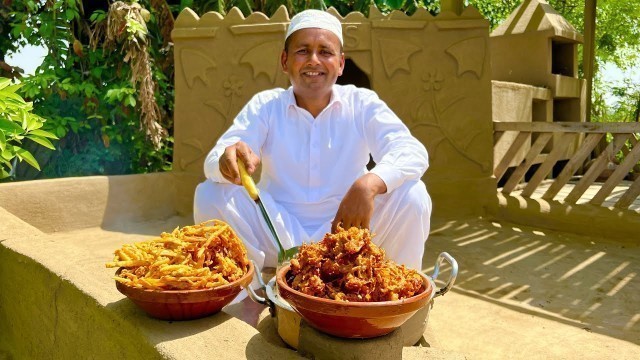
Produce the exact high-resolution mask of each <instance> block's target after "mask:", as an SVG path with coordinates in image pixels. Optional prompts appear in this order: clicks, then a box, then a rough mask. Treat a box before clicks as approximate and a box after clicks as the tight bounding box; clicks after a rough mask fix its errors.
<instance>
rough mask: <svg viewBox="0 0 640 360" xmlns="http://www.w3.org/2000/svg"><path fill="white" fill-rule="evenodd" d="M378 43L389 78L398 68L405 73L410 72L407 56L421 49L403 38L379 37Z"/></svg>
mask: <svg viewBox="0 0 640 360" xmlns="http://www.w3.org/2000/svg"><path fill="white" fill-rule="evenodd" d="M378 43H379V44H380V56H381V57H382V65H383V66H384V70H385V72H386V73H387V77H389V78H391V77H392V76H393V75H394V74H395V73H396V72H397V71H400V70H405V71H406V72H407V73H411V66H410V65H409V58H410V57H411V55H413V54H415V53H418V52H420V51H422V48H421V47H418V46H415V45H413V44H411V43H410V42H408V41H403V40H395V39H380V40H378Z"/></svg>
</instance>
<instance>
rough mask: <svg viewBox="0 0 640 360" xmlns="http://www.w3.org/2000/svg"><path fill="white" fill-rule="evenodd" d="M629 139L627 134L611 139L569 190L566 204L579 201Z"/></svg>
mask: <svg viewBox="0 0 640 360" xmlns="http://www.w3.org/2000/svg"><path fill="white" fill-rule="evenodd" d="M628 138H629V134H617V135H615V136H614V137H613V141H612V142H610V143H609V145H608V146H607V148H606V149H605V151H603V152H602V153H601V154H600V156H598V158H597V159H596V161H594V162H593V164H591V167H590V168H589V170H587V173H586V174H584V176H583V177H582V179H580V181H578V184H577V185H576V186H575V187H574V188H573V190H571V192H570V193H569V195H567V197H566V198H565V199H564V201H565V202H566V203H569V204H575V203H576V202H578V200H580V197H581V196H582V194H584V192H585V191H587V189H588V188H589V186H591V184H593V182H594V181H595V180H596V178H597V177H598V176H599V175H600V174H602V170H604V169H605V168H606V167H607V163H609V161H611V159H613V158H614V157H615V155H616V154H617V153H618V151H620V149H621V148H622V147H623V146H624V143H625V142H626V141H627V139H628Z"/></svg>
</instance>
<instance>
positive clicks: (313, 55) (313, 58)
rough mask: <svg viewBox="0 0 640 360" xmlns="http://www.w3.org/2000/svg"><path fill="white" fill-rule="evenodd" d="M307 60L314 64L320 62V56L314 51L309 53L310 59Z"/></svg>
mask: <svg viewBox="0 0 640 360" xmlns="http://www.w3.org/2000/svg"><path fill="white" fill-rule="evenodd" d="M307 61H308V62H309V64H312V65H315V64H319V63H320V57H319V56H318V53H317V52H315V51H312V52H310V53H309V59H308V60H307Z"/></svg>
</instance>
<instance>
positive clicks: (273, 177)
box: [194, 85, 431, 269]
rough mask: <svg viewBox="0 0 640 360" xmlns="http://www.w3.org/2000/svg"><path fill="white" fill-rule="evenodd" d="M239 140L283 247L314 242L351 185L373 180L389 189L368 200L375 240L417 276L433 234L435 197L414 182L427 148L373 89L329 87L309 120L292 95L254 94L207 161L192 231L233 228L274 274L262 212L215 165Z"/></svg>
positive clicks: (251, 253)
mask: <svg viewBox="0 0 640 360" xmlns="http://www.w3.org/2000/svg"><path fill="white" fill-rule="evenodd" d="M238 141H244V142H245V143H247V144H248V145H249V147H251V149H252V150H253V152H254V153H255V154H257V155H258V156H259V157H260V159H261V161H262V173H261V179H260V182H259V183H258V184H257V187H258V188H259V189H260V199H261V200H262V202H263V204H264V206H265V207H266V208H267V211H268V212H269V215H270V217H271V220H272V222H273V225H274V227H275V228H276V231H277V233H278V236H279V238H280V241H281V242H282V245H283V246H284V248H285V249H288V248H291V247H294V246H299V245H301V244H302V243H309V242H312V241H313V242H316V241H319V240H321V239H322V238H323V236H324V234H325V233H327V232H330V231H331V221H332V220H333V217H334V216H335V214H336V212H337V211H338V207H339V205H340V201H341V200H342V198H343V196H344V195H345V194H346V192H347V190H348V189H349V188H350V187H351V185H352V184H353V182H354V181H355V180H356V179H358V178H359V177H361V176H362V175H364V174H366V173H367V172H369V171H368V170H367V168H366V165H367V163H368V162H369V154H371V156H372V157H373V160H374V162H375V163H376V166H375V167H374V168H373V169H371V171H370V172H372V173H374V174H376V175H378V176H379V177H380V178H381V179H382V180H383V181H384V182H385V184H386V185H387V193H385V194H382V195H378V196H377V197H376V198H375V200H374V204H375V205H374V214H373V217H372V219H371V223H370V228H371V232H372V233H373V234H375V236H374V237H373V242H374V243H376V244H377V245H379V246H381V247H382V248H383V249H384V250H385V252H386V254H387V257H389V258H390V259H392V260H394V261H396V262H397V263H399V264H405V265H407V266H408V267H411V268H415V269H421V268H422V255H423V252H424V243H425V241H426V239H427V236H428V235H429V220H430V214H431V199H430V198H429V195H428V193H427V190H426V187H425V185H424V183H422V181H420V177H421V176H422V174H424V172H425V171H426V169H427V167H428V164H429V163H428V155H427V151H426V149H425V147H424V146H423V145H422V144H421V143H420V142H419V141H418V140H417V139H415V138H414V137H413V136H412V135H411V134H410V132H409V130H408V129H407V127H406V126H405V125H404V124H403V123H402V121H401V120H400V119H399V118H398V117H397V116H396V115H395V114H394V113H393V112H392V111H391V109H389V107H388V106H387V105H386V104H385V103H384V102H383V101H382V100H380V99H379V98H378V96H377V95H376V94H375V93H374V92H373V91H371V90H368V89H361V88H356V87H355V86H352V85H347V86H340V85H334V87H333V91H332V95H331V100H330V102H329V104H328V105H327V107H326V108H325V109H324V110H323V111H322V112H321V113H320V114H319V115H318V116H317V117H316V118H315V119H314V118H313V116H312V115H311V114H310V113H309V112H308V111H306V110H305V109H303V108H300V107H298V106H297V105H296V101H295V97H294V94H293V89H292V88H289V89H287V90H285V89H273V90H267V91H263V92H261V93H258V94H257V95H255V96H254V97H253V98H252V99H251V100H250V101H249V102H248V103H247V105H246V106H245V107H244V108H243V109H242V111H241V112H240V113H239V114H238V116H237V117H236V118H235V120H234V122H233V124H232V125H231V127H230V128H229V129H228V130H227V131H226V132H225V133H224V134H223V135H222V136H221V137H220V139H219V140H218V142H217V144H216V146H215V147H214V148H213V149H212V150H211V152H210V153H209V154H208V155H207V158H206V160H205V164H204V172H205V175H206V177H207V180H205V181H204V182H203V183H201V184H200V185H198V187H197V188H196V193H195V200H194V218H195V219H194V220H195V222H196V223H199V222H202V221H206V220H210V219H213V218H217V219H221V220H224V221H226V222H227V223H229V225H230V226H231V227H232V228H233V229H234V230H235V231H236V233H237V234H238V236H239V237H240V238H241V239H242V240H243V241H244V243H245V245H246V247H247V251H248V255H249V258H251V259H253V260H254V261H256V263H257V264H258V266H265V267H267V266H268V267H275V266H276V262H277V245H276V243H275V240H274V239H273V238H272V236H271V233H270V232H269V229H268V227H267V225H266V223H265V221H264V220H263V219H262V215H261V213H260V210H259V208H258V206H257V205H256V204H255V203H254V202H253V201H252V200H251V199H250V198H249V196H248V194H247V193H246V191H245V190H244V188H243V187H241V186H238V185H235V184H231V183H230V182H229V181H227V180H226V179H224V177H223V176H222V174H221V173H220V169H219V159H220V157H221V156H222V154H223V153H224V150H225V148H226V147H228V146H230V145H233V144H235V143H237V142H238Z"/></svg>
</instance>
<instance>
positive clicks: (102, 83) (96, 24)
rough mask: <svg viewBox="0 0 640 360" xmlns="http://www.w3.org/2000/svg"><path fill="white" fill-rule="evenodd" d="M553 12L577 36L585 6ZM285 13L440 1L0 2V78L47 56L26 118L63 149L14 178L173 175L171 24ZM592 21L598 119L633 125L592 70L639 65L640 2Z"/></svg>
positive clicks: (602, 10) (632, 105)
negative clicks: (30, 50) (24, 52)
mask: <svg viewBox="0 0 640 360" xmlns="http://www.w3.org/2000/svg"><path fill="white" fill-rule="evenodd" d="M466 2H467V3H469V4H471V5H473V6H475V7H476V8H477V9H478V10H479V11H480V12H481V13H482V14H483V15H484V16H485V17H487V19H489V22H490V24H491V27H492V28H494V27H495V26H497V25H498V24H499V23H500V22H502V21H504V19H506V18H507V17H508V16H509V14H510V13H511V12H512V11H513V10H514V9H515V8H516V6H518V4H519V3H520V1H519V0H504V1H495V0H467V1H466ZM550 4H551V5H552V6H553V7H554V8H555V9H556V10H558V11H559V12H560V13H561V14H562V15H563V16H564V17H565V18H566V19H567V20H569V22H571V23H572V24H573V25H574V26H575V27H576V29H577V30H578V31H580V32H582V31H583V29H584V24H583V9H584V0H550ZM115 5H118V6H117V7H116V6H115ZM282 5H284V6H285V7H287V9H288V10H289V14H295V13H297V12H299V11H301V10H303V9H305V8H317V9H326V8H327V7H331V6H332V7H335V8H336V9H337V10H338V12H339V13H340V14H342V15H343V16H345V15H347V14H348V13H349V12H352V11H360V12H362V13H364V14H368V12H369V9H370V6H372V5H375V6H377V8H378V9H380V11H381V12H383V13H388V12H390V11H392V10H400V11H404V12H406V13H408V14H412V13H413V12H415V11H416V10H417V9H418V8H425V9H427V10H428V11H430V12H431V13H432V14H434V15H436V14H437V13H438V12H439V2H438V1H436V0H355V1H354V0H304V1H303V0H269V1H267V0H227V1H223V0H139V1H135V0H134V1H133V2H130V1H128V2H114V1H112V0H92V1H83V0H57V1H52V0H46V1H45V0H41V1H36V0H5V1H1V2H0V76H1V75H2V74H4V75H5V76H7V77H11V78H20V77H21V74H20V69H19V66H20V64H6V63H5V62H4V60H5V55H6V54H7V53H10V52H14V51H16V50H17V49H19V48H20V47H21V46H23V45H25V44H32V45H39V46H45V47H46V48H47V49H48V50H49V53H48V55H47V56H46V58H45V60H44V62H43V64H42V65H41V66H40V67H39V68H38V69H37V71H36V73H35V74H34V75H32V76H25V77H23V78H22V79H21V80H20V81H21V83H22V84H23V85H24V87H23V90H24V96H25V98H26V99H28V101H31V102H33V106H34V110H33V112H34V114H37V115H39V116H41V117H43V118H46V119H48V121H47V122H46V123H44V125H43V129H44V130H48V131H51V132H52V133H54V134H55V135H57V136H58V137H59V138H60V141H59V143H58V149H56V151H54V152H51V151H42V150H41V149H42V148H41V147H38V146H36V145H35V144H29V143H27V144H25V148H26V149H27V150H29V151H32V152H33V154H34V155H35V158H37V159H38V161H40V162H41V164H42V165H43V171H42V172H41V173H36V172H32V171H31V170H30V169H29V168H28V167H21V169H22V171H21V170H20V169H18V171H17V174H18V178H19V179H28V178H36V177H40V176H45V177H60V176H73V175H92V174H125V173H140V172H151V171H162V170H168V169H170V168H171V160H172V146H171V144H172V138H171V134H172V130H173V129H172V118H173V98H174V96H173V66H172V65H173V52H172V45H171V43H170V32H171V29H172V27H173V21H174V17H175V16H177V14H178V13H179V12H180V11H182V9H184V8H185V7H190V8H192V9H194V10H195V11H196V13H198V14H203V13H205V12H207V11H217V12H219V13H221V14H226V13H227V12H228V11H229V10H230V9H231V8H232V7H234V6H235V7H238V8H239V9H240V10H241V11H242V12H243V13H244V14H245V16H248V15H249V14H250V13H251V12H254V11H261V12H264V13H265V14H267V15H268V16H271V15H272V14H273V13H274V12H275V11H276V10H277V9H278V8H279V7H280V6H282ZM114 8H119V9H120V10H117V11H120V13H119V14H120V15H121V16H120V17H118V16H116V15H117V14H115V13H116V12H117V11H116V10H114V11H110V9H112V10H113V9H114ZM133 8H135V9H133ZM132 9H133V10H132ZM123 11H124V12H123ZM127 14H129V15H127ZM110 16H115V17H116V18H119V19H121V20H124V23H123V24H124V27H123V28H122V29H124V32H119V30H117V31H116V33H114V34H111V37H110V35H109V32H108V26H107V25H108V22H109V21H108V19H109V17H110ZM597 17H598V26H597V31H596V78H595V79H594V93H593V101H594V107H593V113H594V118H595V119H600V120H608V121H629V120H636V121H637V119H638V113H639V112H640V110H639V107H638V106H639V105H640V101H638V99H640V89H639V87H640V86H639V85H638V84H636V83H634V82H633V81H631V80H628V81H627V83H626V84H625V86H624V87H621V86H619V87H617V88H614V87H613V86H611V85H610V84H606V83H604V82H603V81H602V79H601V73H600V72H598V71H597V70H598V68H601V67H602V66H603V64H605V63H608V62H610V63H614V64H616V65H617V66H619V67H620V68H622V69H629V68H631V67H633V66H634V65H635V63H636V61H637V53H638V50H640V25H639V24H640V22H638V21H637V20H636V19H637V18H640V2H638V1H627V0H600V1H598V9H597ZM118 29H120V28H118ZM112 30H113V28H112ZM141 74H143V76H140V75H141ZM141 79H151V80H152V81H150V82H145V81H142V80H141ZM610 92H613V93H615V94H616V95H618V96H619V98H620V99H621V100H620V101H619V102H618V104H617V105H615V106H613V107H611V108H608V107H607V106H606V104H605V103H604V100H603V99H604V98H605V96H604V95H605V94H606V93H610ZM149 114H151V115H152V116H150V115H149ZM634 115H635V116H634ZM150 119H151V120H150ZM153 129H155V130H153Z"/></svg>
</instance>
